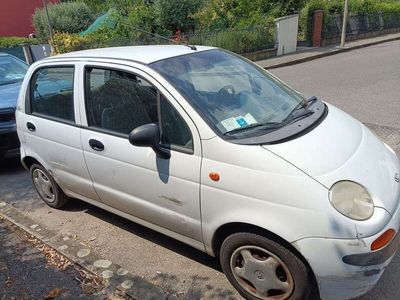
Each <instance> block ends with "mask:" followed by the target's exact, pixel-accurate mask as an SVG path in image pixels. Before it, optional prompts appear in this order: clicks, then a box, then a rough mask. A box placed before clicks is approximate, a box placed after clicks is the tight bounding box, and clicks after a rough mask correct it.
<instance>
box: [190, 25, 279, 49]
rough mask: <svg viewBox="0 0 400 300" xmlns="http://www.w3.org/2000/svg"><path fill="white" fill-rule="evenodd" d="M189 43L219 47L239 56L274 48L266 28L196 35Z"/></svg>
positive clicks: (271, 36)
mask: <svg viewBox="0 0 400 300" xmlns="http://www.w3.org/2000/svg"><path fill="white" fill-rule="evenodd" d="M188 41H189V43H190V44H193V45H206V46H213V47H219V48H223V49H227V50H230V51H232V52H235V53H238V54H244V53H250V52H254V51H258V50H262V49H269V48H273V47H274V38H273V34H272V32H270V31H269V30H267V29H264V28H252V29H248V30H237V31H236V30H225V31H219V32H211V33H202V34H195V35H192V36H190V37H189V39H188Z"/></svg>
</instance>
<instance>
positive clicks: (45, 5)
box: [43, 0, 54, 54]
mask: <svg viewBox="0 0 400 300" xmlns="http://www.w3.org/2000/svg"><path fill="white" fill-rule="evenodd" d="M43 7H44V10H45V12H46V19H47V26H48V27H49V36H50V41H49V42H50V48H51V53H52V54H54V48H53V28H52V27H51V23H50V18H49V11H48V9H47V2H46V0H43Z"/></svg>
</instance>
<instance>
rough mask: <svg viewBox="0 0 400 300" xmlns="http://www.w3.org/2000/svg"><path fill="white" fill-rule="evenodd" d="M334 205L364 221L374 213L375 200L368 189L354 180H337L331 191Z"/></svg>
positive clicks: (340, 210) (345, 213) (341, 211)
mask: <svg viewBox="0 0 400 300" xmlns="http://www.w3.org/2000/svg"><path fill="white" fill-rule="evenodd" d="M329 200H330V201H331V203H332V205H333V207H334V208H335V209H336V210H337V211H338V212H340V213H341V214H343V215H345V216H346V217H348V218H351V219H354V220H358V221H362V220H366V219H369V218H370V217H371V216H372V214H373V213H374V201H373V200H372V198H371V196H370V194H369V193H368V192H367V190H366V189H365V188H364V187H363V186H362V185H360V184H358V183H355V182H353V181H339V182H336V183H335V184H334V185H333V186H332V187H331V190H330V192H329Z"/></svg>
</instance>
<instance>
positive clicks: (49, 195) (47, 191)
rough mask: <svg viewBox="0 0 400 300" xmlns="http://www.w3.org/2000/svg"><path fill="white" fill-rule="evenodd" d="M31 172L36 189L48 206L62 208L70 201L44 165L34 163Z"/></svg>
mask: <svg viewBox="0 0 400 300" xmlns="http://www.w3.org/2000/svg"><path fill="white" fill-rule="evenodd" d="M30 173H31V178H32V182H33V185H34V187H35V189H36V191H37V192H38V194H39V196H40V198H42V200H43V201H44V202H45V203H46V204H47V205H48V206H51V207H53V208H61V207H62V206H64V205H65V204H66V203H67V202H68V200H69V198H68V197H67V196H66V195H65V194H64V192H63V191H62V190H61V188H60V187H59V186H58V184H57V183H56V182H55V180H54V179H53V177H51V175H50V174H49V173H48V172H47V170H46V169H45V168H44V167H43V166H41V165H38V164H33V165H32V166H31V169H30Z"/></svg>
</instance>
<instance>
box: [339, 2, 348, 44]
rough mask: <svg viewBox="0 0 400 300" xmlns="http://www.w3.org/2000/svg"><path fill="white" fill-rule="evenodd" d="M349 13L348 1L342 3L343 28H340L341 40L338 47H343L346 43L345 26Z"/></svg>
mask: <svg viewBox="0 0 400 300" xmlns="http://www.w3.org/2000/svg"><path fill="white" fill-rule="evenodd" d="M348 13H349V0H345V1H344V11H343V26H342V38H341V41H340V46H341V47H344V44H345V43H346V25H347V15H348Z"/></svg>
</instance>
